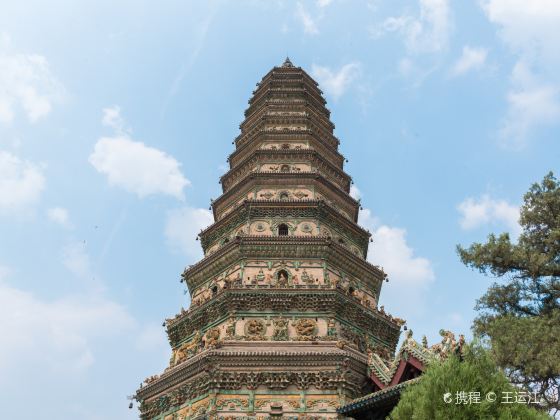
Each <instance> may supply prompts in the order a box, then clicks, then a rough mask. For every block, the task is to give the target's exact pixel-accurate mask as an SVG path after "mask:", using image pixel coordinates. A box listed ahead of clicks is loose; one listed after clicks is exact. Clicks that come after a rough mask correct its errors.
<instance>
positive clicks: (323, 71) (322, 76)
mask: <svg viewBox="0 0 560 420" xmlns="http://www.w3.org/2000/svg"><path fill="white" fill-rule="evenodd" d="M360 68H361V66H360V63H357V62H353V63H348V64H345V65H344V66H342V67H341V68H340V70H338V72H336V71H334V70H331V69H330V68H329V67H323V66H318V65H316V64H313V66H312V67H311V73H312V75H313V77H314V78H315V79H317V81H318V82H319V87H320V88H321V89H323V90H324V91H325V92H326V93H327V94H329V95H331V96H332V97H333V99H334V100H335V101H336V100H337V99H338V98H340V97H341V96H342V95H343V94H344V93H345V92H346V90H347V89H348V87H349V86H350V85H351V84H352V82H353V81H354V80H355V79H356V78H357V77H358V76H359V73H360Z"/></svg>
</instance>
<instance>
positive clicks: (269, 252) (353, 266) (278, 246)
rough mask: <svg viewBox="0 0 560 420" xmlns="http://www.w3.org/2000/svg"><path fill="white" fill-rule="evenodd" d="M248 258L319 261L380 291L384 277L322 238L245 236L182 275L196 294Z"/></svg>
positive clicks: (364, 261)
mask: <svg viewBox="0 0 560 420" xmlns="http://www.w3.org/2000/svg"><path fill="white" fill-rule="evenodd" d="M246 258H261V259H262V258H286V259H288V258H292V259H293V258H299V259H305V258H320V259H323V260H325V261H327V262H331V261H332V262H333V263H335V264H336V265H337V266H339V267H340V268H341V269H343V270H345V271H346V272H348V273H352V274H353V275H355V276H358V277H361V278H366V279H367V278H375V279H376V283H377V284H375V285H374V286H375V287H376V288H378V287H379V283H381V282H382V281H383V280H384V279H385V273H384V272H383V271H382V270H381V269H379V268H378V267H376V266H374V265H372V264H371V263H369V262H367V261H366V260H363V259H357V258H356V256H355V255H354V254H353V253H351V252H350V251H348V249H346V248H345V247H344V246H342V245H339V244H337V243H335V242H333V241H332V240H331V239H330V238H328V237H321V236H242V237H237V238H235V239H234V240H233V241H231V242H229V243H227V244H225V245H224V246H223V247H222V248H220V249H219V250H218V251H216V252H215V253H213V254H211V255H208V256H206V257H204V258H203V259H202V260H200V261H199V262H198V263H196V264H194V265H191V266H190V267H188V268H186V269H185V271H184V272H183V274H182V275H181V277H182V279H183V281H184V282H185V283H186V284H187V286H188V287H189V291H191V292H192V291H193V289H195V288H196V287H198V286H200V284H202V283H203V281H204V280H205V279H208V278H212V277H214V276H216V275H217V274H218V273H220V272H222V271H223V270H224V269H225V268H227V266H229V265H230V264H232V263H233V262H234V261H236V260H239V259H246Z"/></svg>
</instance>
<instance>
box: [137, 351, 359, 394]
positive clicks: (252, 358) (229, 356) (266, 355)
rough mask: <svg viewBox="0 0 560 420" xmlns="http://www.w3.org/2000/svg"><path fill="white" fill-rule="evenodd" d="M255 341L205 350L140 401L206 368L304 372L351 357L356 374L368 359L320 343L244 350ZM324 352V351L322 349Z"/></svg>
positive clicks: (140, 391)
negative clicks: (255, 367) (289, 366)
mask: <svg viewBox="0 0 560 420" xmlns="http://www.w3.org/2000/svg"><path fill="white" fill-rule="evenodd" d="M253 344H254V342H246V341H233V340H232V341H227V342H225V343H223V344H222V347H221V348H220V349H217V350H205V351H203V352H201V353H199V354H197V355H195V356H193V357H192V358H190V359H189V360H187V361H186V362H185V363H182V364H180V365H178V366H175V367H173V368H171V369H169V370H167V371H166V372H164V373H163V374H162V375H161V376H160V377H159V378H158V379H157V380H155V381H153V382H151V383H149V384H147V385H146V386H143V387H142V388H140V389H138V390H137V391H136V397H137V399H138V400H146V399H148V398H152V397H153V396H156V395H158V394H160V393H162V392H165V391H166V390H167V389H169V388H173V387H175V386H177V385H179V384H181V383H182V382H184V381H185V379H187V378H193V377H196V376H197V375H198V374H200V373H202V372H204V370H205V369H207V366H212V365H216V364H219V366H220V368H222V369H223V368H235V367H239V366H244V365H245V366H247V365H248V366H251V365H259V366H262V365H263V364H266V365H267V366H273V367H277V368H281V367H282V366H286V365H287V364H293V365H295V366H300V367H301V369H302V370H305V369H317V368H321V366H324V365H325V363H327V364H336V363H339V362H340V361H341V360H344V359H345V358H349V359H350V360H349V361H350V367H351V368H353V370H355V371H360V370H362V369H364V365H365V363H366V360H365V358H364V356H363V355H362V354H361V353H359V352H358V351H356V350H354V349H353V348H351V347H347V348H345V349H344V350H340V349H338V348H336V347H335V348H334V349H332V350H326V348H329V347H332V346H333V344H332V343H328V342H326V343H325V342H319V343H317V344H316V345H315V346H314V347H315V349H314V350H311V349H309V347H310V346H311V345H310V343H309V342H291V343H290V346H291V347H292V348H291V349H290V350H288V351H286V349H285V345H286V344H285V342H281V341H278V342H274V341H267V342H266V344H267V349H266V350H261V351H255V350H253V349H250V348H248V349H247V350H243V347H246V346H248V345H251V346H252V345H253ZM230 346H231V347H235V349H228V347H230ZM323 349H325V350H323Z"/></svg>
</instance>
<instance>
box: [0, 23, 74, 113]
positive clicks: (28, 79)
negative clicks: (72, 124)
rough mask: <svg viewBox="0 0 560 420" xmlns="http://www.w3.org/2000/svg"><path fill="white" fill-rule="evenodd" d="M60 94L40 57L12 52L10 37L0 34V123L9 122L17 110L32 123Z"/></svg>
mask: <svg viewBox="0 0 560 420" xmlns="http://www.w3.org/2000/svg"><path fill="white" fill-rule="evenodd" d="M63 96H64V89H63V87H62V85H61V84H60V82H59V81H58V80H57V79H56V78H55V77H54V76H53V74H52V73H51V70H50V66H49V63H48V61H47V59H46V58H45V57H44V56H42V55H39V54H23V53H17V52H15V51H14V50H13V47H12V44H11V40H10V38H9V37H8V36H7V35H6V34H0V123H4V124H9V123H11V122H12V121H13V120H14V118H15V116H16V113H17V111H18V110H19V109H21V110H22V111H23V112H24V113H25V115H26V116H27V119H28V120H29V122H31V123H35V122H37V121H39V120H40V119H42V118H44V117H45V116H46V115H48V114H49V113H50V112H51V109H52V106H53V104H54V103H55V102H58V101H60V100H61V99H62V98H63Z"/></svg>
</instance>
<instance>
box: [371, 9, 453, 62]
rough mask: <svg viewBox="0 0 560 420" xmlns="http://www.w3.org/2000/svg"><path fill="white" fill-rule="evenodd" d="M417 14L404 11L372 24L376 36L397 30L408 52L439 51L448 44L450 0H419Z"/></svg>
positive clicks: (373, 35)
mask: <svg viewBox="0 0 560 420" xmlns="http://www.w3.org/2000/svg"><path fill="white" fill-rule="evenodd" d="M419 6H420V9H419V13H418V15H410V14H404V15H401V16H392V17H388V18H386V19H385V20H384V21H383V22H382V23H381V24H377V25H373V26H371V27H370V34H371V36H372V37H373V38H379V37H381V36H383V35H385V34H387V33H390V32H396V33H398V34H400V35H401V36H402V38H403V42H404V45H405V47H406V49H407V52H408V54H410V55H417V54H423V53H436V52H440V51H442V50H444V49H446V48H447V46H448V43H449V35H450V31H451V13H450V7H449V2H448V1H447V0H420V1H419Z"/></svg>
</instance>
